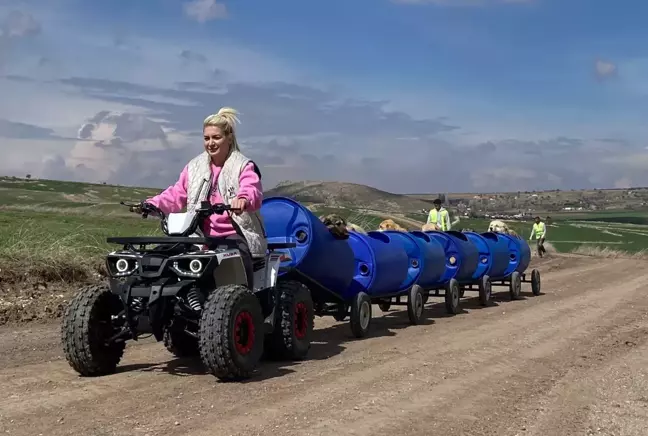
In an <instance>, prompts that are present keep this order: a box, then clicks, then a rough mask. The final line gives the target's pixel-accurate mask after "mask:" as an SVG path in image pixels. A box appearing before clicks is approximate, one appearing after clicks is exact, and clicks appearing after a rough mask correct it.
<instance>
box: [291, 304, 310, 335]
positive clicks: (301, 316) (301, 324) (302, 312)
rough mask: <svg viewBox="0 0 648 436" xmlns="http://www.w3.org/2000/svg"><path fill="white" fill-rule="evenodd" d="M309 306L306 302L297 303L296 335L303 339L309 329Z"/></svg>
mask: <svg viewBox="0 0 648 436" xmlns="http://www.w3.org/2000/svg"><path fill="white" fill-rule="evenodd" d="M307 317H308V308H307V307H306V305H305V304H304V303H297V304H296V305H295V323H294V328H295V337H296V338H297V339H303V338H304V337H305V336H306V330H307V329H308V318H307Z"/></svg>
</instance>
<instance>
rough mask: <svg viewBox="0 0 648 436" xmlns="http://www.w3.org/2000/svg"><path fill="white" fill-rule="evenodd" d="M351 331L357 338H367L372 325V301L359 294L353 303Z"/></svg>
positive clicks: (362, 293)
mask: <svg viewBox="0 0 648 436" xmlns="http://www.w3.org/2000/svg"><path fill="white" fill-rule="evenodd" d="M349 321H350V323H351V331H352V332H353V335H354V336H355V337H356V338H362V337H365V336H367V333H368V332H369V326H370V325H371V299H370V298H369V296H368V295H367V294H365V293H364V292H359V293H358V295H356V297H355V298H354V299H353V302H352V303H351V319H350V320H349Z"/></svg>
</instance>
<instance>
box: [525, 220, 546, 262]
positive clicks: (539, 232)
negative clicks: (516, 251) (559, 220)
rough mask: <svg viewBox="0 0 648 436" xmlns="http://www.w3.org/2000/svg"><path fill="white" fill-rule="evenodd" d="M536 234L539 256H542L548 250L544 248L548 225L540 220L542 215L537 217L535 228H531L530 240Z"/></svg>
mask: <svg viewBox="0 0 648 436" xmlns="http://www.w3.org/2000/svg"><path fill="white" fill-rule="evenodd" d="M534 236H535V239H536V243H537V249H538V256H540V257H542V255H543V254H545V253H546V252H547V250H545V248H544V241H545V238H546V236H547V226H546V225H545V223H543V222H542V221H541V220H540V217H539V216H537V217H535V222H534V223H533V228H532V229H531V236H529V241H531V240H532V239H533V237H534Z"/></svg>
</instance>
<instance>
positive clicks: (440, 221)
mask: <svg viewBox="0 0 648 436" xmlns="http://www.w3.org/2000/svg"><path fill="white" fill-rule="evenodd" d="M433 203H434V209H430V214H429V215H428V219H427V223H428V224H435V225H436V229H437V230H441V231H443V232H447V231H448V230H450V228H451V227H452V226H451V224H450V214H449V213H448V211H447V210H446V208H445V207H441V200H439V199H438V198H437V199H436V200H434V201H433Z"/></svg>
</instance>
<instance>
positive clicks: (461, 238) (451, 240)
mask: <svg viewBox="0 0 648 436" xmlns="http://www.w3.org/2000/svg"><path fill="white" fill-rule="evenodd" d="M425 233H426V234H427V235H429V236H430V237H432V238H435V239H436V240H437V241H439V242H440V243H441V245H443V250H444V251H445V258H446V272H445V274H444V276H443V281H444V283H446V282H448V281H449V280H450V279H452V278H454V279H456V280H458V281H459V282H460V283H467V282H471V281H472V276H473V274H474V273H475V270H476V269H477V263H478V262H479V252H478V251H477V247H475V245H474V244H473V243H472V242H470V241H469V240H468V238H467V237H466V235H464V234H463V233H461V232H455V231H452V230H451V231H447V232H439V231H435V230H432V231H428V232H425Z"/></svg>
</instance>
